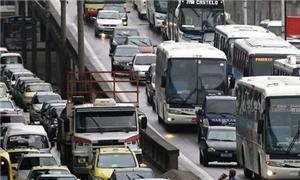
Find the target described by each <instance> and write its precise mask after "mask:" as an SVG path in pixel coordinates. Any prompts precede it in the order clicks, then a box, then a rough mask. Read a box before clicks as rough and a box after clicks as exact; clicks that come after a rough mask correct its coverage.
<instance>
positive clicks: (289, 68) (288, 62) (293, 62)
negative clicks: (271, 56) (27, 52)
mask: <svg viewBox="0 0 300 180" xmlns="http://www.w3.org/2000/svg"><path fill="white" fill-rule="evenodd" d="M273 75H281V76H300V56H295V55H289V56H287V58H285V59H277V60H275V61H274V66H273Z"/></svg>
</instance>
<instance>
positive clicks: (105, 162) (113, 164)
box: [98, 153, 137, 168]
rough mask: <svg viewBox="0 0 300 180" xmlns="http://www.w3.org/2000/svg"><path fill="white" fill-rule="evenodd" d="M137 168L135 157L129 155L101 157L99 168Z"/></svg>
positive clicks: (106, 155) (104, 155)
mask: <svg viewBox="0 0 300 180" xmlns="http://www.w3.org/2000/svg"><path fill="white" fill-rule="evenodd" d="M136 166H137V165H136V163H135V160H134V157H133V155H132V154H129V153H120V154H100V155H99V161H98V167H99V168H133V167H136Z"/></svg>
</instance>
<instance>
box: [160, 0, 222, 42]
mask: <svg viewBox="0 0 300 180" xmlns="http://www.w3.org/2000/svg"><path fill="white" fill-rule="evenodd" d="M221 24H225V15H224V1H223V0H201V1H199V0H177V1H176V0H170V1H168V11H167V18H166V24H165V30H164V31H165V32H164V33H163V38H164V39H168V40H175V41H187V42H190V41H201V42H202V41H208V40H207V39H210V38H211V37H212V38H213V33H214V30H215V26H216V25H221Z"/></svg>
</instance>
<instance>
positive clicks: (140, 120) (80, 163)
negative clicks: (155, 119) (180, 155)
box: [57, 72, 147, 176]
mask: <svg viewBox="0 0 300 180" xmlns="http://www.w3.org/2000/svg"><path fill="white" fill-rule="evenodd" d="M109 73H110V74H111V72H109ZM74 74H76V73H74ZM74 74H73V76H72V77H73V78H76V77H78V74H77V75H74ZM92 74H95V72H93V73H92ZM98 75H99V74H98ZM95 76H97V75H95ZM80 82H83V81H80V80H68V83H67V84H68V88H67V89H68V93H67V94H68V95H67V96H68V102H67V106H66V108H65V109H64V111H63V112H62V115H61V116H60V118H58V133H57V140H58V142H57V147H58V149H59V150H60V152H61V162H62V164H63V165H67V166H68V167H69V169H70V170H71V171H72V173H74V174H76V175H78V176H85V175H87V173H88V169H87V168H86V164H88V163H90V162H92V158H93V155H94V153H95V152H96V149H98V148H101V147H103V146H122V147H124V146H126V147H130V148H131V149H132V150H133V151H134V152H135V154H136V156H137V158H138V159H139V160H141V158H142V150H141V148H140V146H139V132H140V130H141V129H146V127H147V118H146V116H145V115H144V114H143V113H142V112H140V111H139V109H138V107H137V106H136V104H135V103H131V102H125V101H124V102H121V101H120V98H119V96H118V95H117V94H116V93H118V92H122V91H120V90H117V88H116V87H115V86H113V87H111V88H112V89H113V90H111V91H110V90H105V89H101V90H98V89H99V87H98V88H97V90H96V92H97V93H98V95H96V97H97V96H98V97H99V93H105V94H106V95H107V94H109V92H111V93H113V94H114V95H113V96H112V97H111V98H109V97H100V98H89V99H88V100H87V96H88V95H87V93H86V92H92V91H93V89H92V88H91V87H93V86H95V85H98V83H100V82H101V83H103V82H105V81H104V80H101V81H96V80H93V81H92V80H90V81H89V83H90V84H89V85H88V87H90V88H91V89H84V90H80V91H79V90H78V89H75V88H73V87H74V86H73V85H74V84H76V83H80ZM122 82H124V80H122ZM106 83H112V84H113V85H116V84H118V81H117V80H116V79H115V78H114V79H113V80H111V79H109V80H107V81H106ZM72 84H73V85H72ZM82 88H83V87H82ZM137 89H138V88H137ZM94 90H95V89H94ZM126 92H129V91H126ZM122 93H124V92H122ZM137 93H138V91H137ZM74 94H76V95H74ZM80 94H85V96H79V95H80ZM103 96H104V95H103ZM137 97H138V96H137ZM137 101H138V100H137ZM137 104H138V102H137Z"/></svg>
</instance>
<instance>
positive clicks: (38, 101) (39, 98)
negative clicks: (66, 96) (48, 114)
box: [33, 95, 61, 104]
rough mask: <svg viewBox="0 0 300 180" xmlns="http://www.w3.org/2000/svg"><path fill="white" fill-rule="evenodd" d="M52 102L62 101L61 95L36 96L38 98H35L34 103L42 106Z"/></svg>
mask: <svg viewBox="0 0 300 180" xmlns="http://www.w3.org/2000/svg"><path fill="white" fill-rule="evenodd" d="M50 100H61V97H60V96H59V95H41V96H36V98H34V101H33V103H34V104H42V103H43V102H46V101H50Z"/></svg>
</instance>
